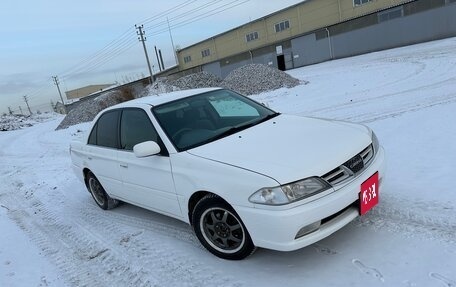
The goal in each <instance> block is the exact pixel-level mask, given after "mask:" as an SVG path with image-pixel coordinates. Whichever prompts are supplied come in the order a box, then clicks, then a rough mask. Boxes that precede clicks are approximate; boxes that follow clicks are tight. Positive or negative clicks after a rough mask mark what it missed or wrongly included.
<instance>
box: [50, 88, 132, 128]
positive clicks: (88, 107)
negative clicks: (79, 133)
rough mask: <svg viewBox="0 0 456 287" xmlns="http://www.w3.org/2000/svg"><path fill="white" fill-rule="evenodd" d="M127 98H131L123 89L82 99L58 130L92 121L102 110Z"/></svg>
mask: <svg viewBox="0 0 456 287" xmlns="http://www.w3.org/2000/svg"><path fill="white" fill-rule="evenodd" d="M126 100H130V99H129V98H128V99H126V98H125V96H124V95H123V93H122V92H121V91H110V92H106V93H104V94H101V95H100V96H98V97H96V98H94V99H88V100H82V101H81V103H80V104H79V105H78V106H77V107H75V108H74V109H72V110H71V111H69V112H68V114H67V115H66V117H65V118H64V119H63V121H62V122H61V123H60V124H59V126H58V127H57V129H56V130H60V129H66V128H68V127H70V126H73V125H76V124H80V123H84V122H90V121H92V120H93V119H94V118H95V116H96V115H97V114H98V113H99V112H101V111H102V110H104V109H106V108H108V107H110V106H113V105H116V104H119V103H122V102H125V101H126Z"/></svg>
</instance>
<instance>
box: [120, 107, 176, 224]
mask: <svg viewBox="0 0 456 287" xmlns="http://www.w3.org/2000/svg"><path fill="white" fill-rule="evenodd" d="M145 141H154V142H156V143H158V144H159V145H160V147H161V149H162V151H161V153H160V154H158V155H155V156H149V157H144V158H138V157H136V156H135V154H134V153H133V147H134V146H135V145H136V144H138V143H142V142H145ZM118 161H119V167H120V169H121V176H122V181H123V191H122V198H124V200H125V201H128V202H131V203H133V204H135V205H139V206H142V207H145V208H148V209H152V210H155V211H158V212H160V213H165V214H167V215H171V216H174V217H181V216H182V214H181V210H180V206H179V203H178V200H177V195H176V192H175V188H174V181H173V177H172V173H171V162H170V158H169V155H168V153H167V151H166V148H165V147H164V145H163V144H162V141H161V139H160V138H159V136H158V134H157V132H156V130H155V128H154V126H153V124H152V122H151V121H150V118H149V116H148V114H147V113H146V111H144V110H143V109H140V108H127V109H124V110H123V111H122V115H121V120H120V149H119V152H118Z"/></svg>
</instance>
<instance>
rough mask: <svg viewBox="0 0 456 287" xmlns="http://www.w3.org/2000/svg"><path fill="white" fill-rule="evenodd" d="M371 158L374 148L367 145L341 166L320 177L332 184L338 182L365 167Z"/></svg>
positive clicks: (349, 177)
mask: <svg viewBox="0 0 456 287" xmlns="http://www.w3.org/2000/svg"><path fill="white" fill-rule="evenodd" d="M373 158H374V148H373V147H372V145H369V146H368V147H367V148H365V149H363V150H362V151H361V152H360V153H358V154H357V155H355V156H354V157H352V158H351V159H349V160H348V161H346V162H345V163H344V164H342V165H341V166H338V167H337V168H335V169H333V170H331V171H330V172H328V173H326V174H324V175H323V176H322V177H321V178H323V179H324V180H326V181H327V182H328V183H329V184H331V185H333V186H334V185H337V184H340V183H342V182H345V181H347V180H349V179H351V178H352V177H354V176H356V175H357V174H359V173H360V172H362V171H363V170H364V169H366V167H368V166H369V164H370V163H371V161H372V159H373Z"/></svg>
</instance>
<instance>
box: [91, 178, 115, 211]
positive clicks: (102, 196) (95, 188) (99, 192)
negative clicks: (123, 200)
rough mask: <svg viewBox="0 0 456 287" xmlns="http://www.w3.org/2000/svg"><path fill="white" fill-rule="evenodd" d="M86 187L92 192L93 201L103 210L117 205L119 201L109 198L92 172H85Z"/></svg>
mask: <svg viewBox="0 0 456 287" xmlns="http://www.w3.org/2000/svg"><path fill="white" fill-rule="evenodd" d="M87 189H88V190H89V192H90V194H92V197H93V200H95V203H96V204H97V205H98V206H99V207H100V208H101V209H103V210H108V209H112V208H114V207H116V206H117V205H119V201H118V200H116V199H113V198H111V197H110V196H109V195H108V194H107V193H106V191H105V190H104V188H103V186H102V185H101V183H100V182H99V181H98V179H97V178H96V177H95V175H94V174H93V173H92V172H89V173H88V174H87Z"/></svg>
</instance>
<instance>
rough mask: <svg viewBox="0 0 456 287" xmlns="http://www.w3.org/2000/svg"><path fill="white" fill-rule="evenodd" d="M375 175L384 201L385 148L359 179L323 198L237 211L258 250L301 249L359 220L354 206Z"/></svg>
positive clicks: (238, 207)
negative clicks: (304, 231) (307, 230)
mask: <svg viewBox="0 0 456 287" xmlns="http://www.w3.org/2000/svg"><path fill="white" fill-rule="evenodd" d="M375 172H379V181H380V188H379V194H380V199H381V192H382V189H381V188H382V187H381V182H382V178H383V176H384V173H385V151H384V149H383V147H381V148H380V149H379V151H378V152H377V154H376V156H375V158H374V161H373V162H372V163H371V164H370V165H369V167H367V168H366V169H365V170H364V171H363V172H362V173H361V174H360V175H358V176H357V177H356V178H355V179H354V180H352V181H351V182H349V183H347V184H346V185H344V186H343V187H341V188H339V189H337V190H335V191H334V192H332V193H330V194H328V195H326V196H324V197H321V198H319V199H316V200H314V201H311V202H307V203H304V204H301V205H298V206H293V207H290V208H289V209H285V210H284V209H281V210H273V209H260V208H252V207H242V206H234V208H235V209H236V212H237V213H238V214H239V216H240V217H241V219H242V220H243V222H244V224H245V226H246V227H247V230H248V231H249V233H250V236H251V238H252V240H253V243H254V244H255V245H256V246H258V247H263V248H267V249H273V250H279V251H292V250H296V249H300V248H303V247H305V246H308V245H310V244H312V243H315V242H317V241H319V240H321V239H323V238H325V237H327V236H329V235H331V234H332V233H334V232H336V231H337V230H339V229H340V228H342V227H344V226H345V225H347V224H348V223H350V222H351V221H352V220H353V219H355V218H356V217H358V215H359V213H358V209H357V208H356V207H354V206H352V205H353V203H354V202H356V201H357V200H358V198H359V192H360V187H361V183H363V182H364V181H366V180H367V179H368V178H369V177H370V176H372V175H373V174H374V173H375ZM336 214H337V216H335V215H336ZM333 216H334V217H333ZM323 219H327V221H326V222H324V223H322V225H321V226H320V228H319V229H317V230H316V231H313V232H311V233H309V234H307V235H304V236H302V237H300V238H297V239H295V238H296V235H297V233H298V231H299V230H300V229H301V228H303V227H305V226H308V225H310V224H312V223H315V222H317V221H320V220H323Z"/></svg>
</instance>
